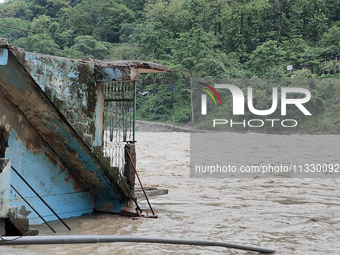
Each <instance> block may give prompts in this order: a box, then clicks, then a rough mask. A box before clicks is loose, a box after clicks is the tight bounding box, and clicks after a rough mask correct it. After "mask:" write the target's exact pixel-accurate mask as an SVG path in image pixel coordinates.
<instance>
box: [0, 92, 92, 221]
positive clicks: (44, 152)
mask: <svg viewBox="0 0 340 255" xmlns="http://www.w3.org/2000/svg"><path fill="white" fill-rule="evenodd" d="M0 109H1V111H0V127H2V128H4V129H5V130H6V136H7V137H8V145H9V147H8V148H7V149H6V153H5V157H6V158H10V159H11V164H12V166H13V167H14V168H15V169H16V170H17V171H18V172H19V173H20V174H21V175H22V176H23V177H24V178H25V179H26V181H27V182H28V183H29V184H30V185H31V186H33V188H34V189H35V190H36V191H37V192H38V194H39V195H41V196H42V197H43V199H44V200H45V201H46V202H47V203H48V204H49V205H50V206H51V207H52V208H53V209H54V210H55V211H56V212H57V213H58V214H59V216H60V217H62V218H68V217H74V216H80V215H82V214H83V213H90V212H92V210H93V209H92V208H93V202H92V199H91V196H90V195H89V193H88V192H87V191H85V190H84V188H83V187H82V185H81V184H80V183H79V182H78V181H77V180H76V179H75V178H73V177H72V176H71V175H70V173H69V172H68V171H67V169H66V168H65V167H64V166H63V164H62V163H61V161H60V159H59V157H58V156H57V155H56V154H55V153H54V152H53V149H52V148H50V147H49V145H48V144H47V143H46V142H45V141H44V140H43V139H42V138H41V136H40V135H39V134H38V133H37V132H36V131H35V129H34V128H33V127H32V126H31V124H30V123H29V122H28V121H27V120H26V118H25V117H24V116H23V115H22V113H21V112H20V110H18V108H17V107H15V106H13V105H12V104H11V103H10V102H9V101H8V100H7V99H6V98H4V97H3V95H2V94H0ZM11 183H12V185H13V186H14V187H15V188H16V189H18V190H19V191H20V193H21V194H22V195H24V196H25V198H26V199H27V200H28V201H29V202H30V203H31V204H32V205H33V206H34V207H35V209H36V210H37V211H38V212H39V213H40V214H41V215H42V216H43V217H44V218H45V219H46V220H56V217H55V216H54V215H52V213H51V212H50V211H49V209H48V208H47V207H46V206H45V205H44V204H43V203H42V202H41V201H40V200H39V198H38V197H37V196H36V195H35V194H34V193H33V192H32V191H31V190H30V189H29V188H28V187H27V185H26V184H25V183H24V182H23V181H22V180H21V179H20V178H19V177H18V176H17V175H16V174H15V173H14V172H12V173H11ZM10 206H18V212H19V215H20V216H23V217H27V218H29V220H30V224H40V223H42V221H41V220H40V218H38V216H37V215H36V214H35V213H34V212H33V211H32V210H31V209H30V208H29V207H28V205H27V204H25V202H24V201H23V200H22V199H21V197H20V196H19V195H18V194H16V193H15V192H14V191H12V193H11V194H10Z"/></svg>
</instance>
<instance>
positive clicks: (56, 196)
mask: <svg viewBox="0 0 340 255" xmlns="http://www.w3.org/2000/svg"><path fill="white" fill-rule="evenodd" d="M154 72H170V69H169V68H168V67H167V66H163V65H158V64H155V63H150V62H143V61H99V60H93V59H83V60H72V59H67V58H62V57H56V56H48V55H42V54H37V53H31V52H25V51H24V50H23V49H21V48H18V47H14V46H11V45H8V42H7V40H6V39H1V40H0V158H1V159H0V235H3V234H5V232H6V231H5V230H6V224H7V223H8V224H12V225H14V226H15V227H16V229H18V230H19V231H20V233H21V234H25V231H27V229H28V224H30V225H34V224H41V223H43V221H44V220H45V221H52V220H56V219H58V217H60V218H61V219H65V218H69V217H77V216H80V215H82V214H84V213H91V212H92V211H93V210H96V211H104V212H113V213H119V212H120V210H121V209H122V207H124V206H126V205H127V203H128V201H129V195H128V193H127V191H126V189H125V187H124V186H122V185H121V183H120V182H121V180H120V177H119V174H118V171H119V169H120V168H124V171H123V172H124V176H125V177H124V179H125V180H126V182H127V184H128V185H129V188H130V189H131V190H133V189H134V173H133V171H132V170H131V162H135V148H134V143H135V128H134V127H135V109H136V81H137V77H138V74H139V73H154ZM126 151H128V155H129V157H131V158H130V161H129V162H126V160H127V155H126ZM124 154H125V155H124ZM25 201H27V202H29V203H30V204H31V206H32V207H33V208H34V209H35V210H33V209H32V208H31V207H30V206H29V205H28V204H27V202H25ZM36 212H38V214H40V216H39V215H38V214H37V213H36ZM6 222H7V223H6ZM9 222H10V223H9ZM7 230H8V227H7Z"/></svg>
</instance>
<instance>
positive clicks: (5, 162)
mask: <svg viewBox="0 0 340 255" xmlns="http://www.w3.org/2000/svg"><path fill="white" fill-rule="evenodd" d="M0 164H1V166H2V167H3V169H0V218H6V217H7V215H8V210H9V197H10V184H11V162H10V161H9V159H0Z"/></svg>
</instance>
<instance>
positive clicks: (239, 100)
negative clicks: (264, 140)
mask: <svg viewBox="0 0 340 255" xmlns="http://www.w3.org/2000/svg"><path fill="white" fill-rule="evenodd" d="M200 84H202V85H204V86H205V87H207V88H209V89H210V90H211V91H212V92H213V93H214V94H215V95H216V96H217V98H218V100H219V101H220V104H221V106H222V100H221V97H220V95H219V94H218V93H217V91H216V90H215V89H228V90H229V91H230V92H231V94H232V98H233V104H232V105H233V115H245V110H244V108H245V107H244V106H245V96H244V94H243V92H242V90H241V89H240V88H238V87H237V86H235V85H231V84H215V85H214V87H215V88H213V87H212V86H210V85H208V84H205V83H201V82H200ZM201 89H202V90H203V91H204V92H206V94H201V115H207V94H208V95H209V96H210V97H211V98H212V99H213V101H214V103H215V106H217V103H216V100H215V98H214V96H213V95H212V93H211V92H210V91H209V90H207V89H205V88H201ZM288 93H294V94H299V95H301V94H302V95H304V97H302V98H288V97H287V94H288ZM310 99H311V93H310V92H309V90H308V89H305V88H295V87H282V88H281V99H280V100H281V116H286V114H287V105H295V106H296V107H297V108H298V109H299V110H300V111H301V112H302V113H303V114H304V115H305V116H311V115H312V114H311V113H310V112H309V111H308V110H307V109H306V108H305V106H304V105H303V104H305V103H307V102H308V101H309V100H310ZM247 106H248V109H249V111H250V112H251V113H252V114H254V115H258V116H267V115H270V114H272V113H274V112H275V111H276V109H277V106H278V88H277V87H273V88H272V105H271V107H270V109H266V110H259V109H255V107H254V104H253V89H252V88H251V87H248V89H247ZM275 122H280V123H281V126H282V127H295V126H297V124H298V122H297V120H295V119H283V120H281V119H264V120H263V119H250V120H248V121H246V120H245V119H244V120H243V121H242V122H235V121H234V122H233V120H232V119H230V120H228V119H214V120H213V127H216V125H225V124H228V123H229V124H230V127H233V126H235V125H243V126H244V127H246V124H248V126H249V127H254V128H256V127H262V126H264V125H265V123H268V124H271V126H272V127H274V126H275Z"/></svg>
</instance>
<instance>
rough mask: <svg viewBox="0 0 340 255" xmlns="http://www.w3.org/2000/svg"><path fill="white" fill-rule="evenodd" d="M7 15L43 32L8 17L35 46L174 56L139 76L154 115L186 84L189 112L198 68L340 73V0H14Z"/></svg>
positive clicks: (166, 109)
mask: <svg viewBox="0 0 340 255" xmlns="http://www.w3.org/2000/svg"><path fill="white" fill-rule="evenodd" d="M0 24H3V25H7V26H13V27H18V28H22V29H31V30H34V31H36V32H38V33H39V34H31V33H27V32H23V31H17V30H13V29H9V28H5V27H0V36H1V37H6V38H8V39H9V40H10V43H11V44H12V45H17V46H20V47H23V48H25V49H26V50H27V51H34V52H38V53H44V54H53V55H59V56H64V57H70V58H97V59H112V60H113V59H142V60H145V61H153V62H157V63H160V64H166V65H169V66H170V67H171V68H172V69H173V70H175V71H173V73H172V74H157V75H156V74H149V75H144V76H143V77H142V79H141V82H140V83H139V84H138V89H139V92H142V91H149V92H151V95H150V96H147V97H140V98H139V100H138V111H137V114H138V117H139V118H143V119H148V120H160V121H167V120H171V119H172V107H173V105H172V93H173V91H172V90H171V88H172V86H173V85H176V88H175V91H174V108H175V112H176V121H177V122H187V121H189V118H190V117H189V116H190V90H189V83H190V77H205V78H208V77H215V78H284V77H290V76H291V74H286V73H285V72H286V66H288V65H293V68H294V74H293V75H294V77H309V78H312V77H313V78H316V77H325V78H327V77H338V76H339V75H340V73H339V71H338V70H339V62H337V61H335V60H334V59H335V57H336V56H337V55H339V54H340V0H294V1H292V0H234V1H222V0H209V1H208V0H97V1H90V0H68V1H66V0H56V1H52V0H9V1H7V2H5V3H4V4H0ZM320 63H322V65H321V64H320ZM320 89H321V90H322V91H323V90H324V89H322V88H319V89H318V90H317V93H321V92H320V91H319V90H320ZM259 93H260V92H259ZM322 93H326V92H325V91H323V92H322ZM330 98H331V97H330ZM330 98H329V100H330ZM323 100H327V99H323ZM259 107H260V106H259ZM334 110H336V109H335V108H334Z"/></svg>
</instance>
